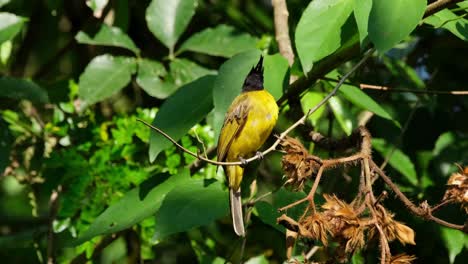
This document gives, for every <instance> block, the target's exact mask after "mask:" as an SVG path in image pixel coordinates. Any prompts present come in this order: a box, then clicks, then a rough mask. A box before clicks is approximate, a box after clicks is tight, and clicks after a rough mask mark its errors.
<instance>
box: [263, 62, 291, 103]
mask: <svg viewBox="0 0 468 264" xmlns="http://www.w3.org/2000/svg"><path fill="white" fill-rule="evenodd" d="M263 65H264V79H265V80H264V82H265V84H264V85H265V89H267V90H268V91H269V92H270V93H271V95H273V97H274V98H275V99H276V100H278V99H279V98H280V97H281V96H282V95H283V91H284V88H285V87H288V85H289V64H288V61H287V60H286V59H285V58H284V57H283V56H282V55H281V54H279V53H276V54H274V55H266V56H265V59H264V62H263Z"/></svg>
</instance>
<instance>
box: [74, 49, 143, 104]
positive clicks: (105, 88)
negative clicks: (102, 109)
mask: <svg viewBox="0 0 468 264" xmlns="http://www.w3.org/2000/svg"><path fill="white" fill-rule="evenodd" d="M135 70H136V63H135V59H133V58H130V57H114V56H111V55H108V54H106V55H101V56H98V57H95V58H94V59H93V60H92V61H91V62H90V63H89V64H88V66H86V69H85V71H84V72H83V73H82V74H81V76H80V81H79V87H80V90H79V95H80V97H81V98H82V99H83V100H84V102H85V104H87V105H91V104H94V103H96V102H99V101H102V100H104V99H106V98H109V97H110V96H111V95H113V94H115V93H116V92H118V91H119V90H120V89H122V88H123V87H125V86H126V85H127V84H128V83H129V82H130V79H131V76H132V74H133V73H135Z"/></svg>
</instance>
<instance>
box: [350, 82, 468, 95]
mask: <svg viewBox="0 0 468 264" xmlns="http://www.w3.org/2000/svg"><path fill="white" fill-rule="evenodd" d="M359 87H360V88H361V89H362V90H364V89H369V90H379V91H386V92H398V93H407V92H409V93H416V94H451V95H468V91H436V90H416V89H396V88H390V87H387V86H380V85H372V84H365V83H361V84H360V85H359Z"/></svg>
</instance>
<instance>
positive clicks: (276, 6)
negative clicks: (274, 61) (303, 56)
mask: <svg viewBox="0 0 468 264" xmlns="http://www.w3.org/2000/svg"><path fill="white" fill-rule="evenodd" d="M272 4H273V13H274V21H275V36H276V42H278V47H279V51H280V53H281V55H283V57H285V58H286V59H287V60H288V63H289V66H292V65H293V63H294V52H293V50H292V46H291V39H290V38H289V27H288V16H289V13H288V7H287V5H286V1H285V0H272Z"/></svg>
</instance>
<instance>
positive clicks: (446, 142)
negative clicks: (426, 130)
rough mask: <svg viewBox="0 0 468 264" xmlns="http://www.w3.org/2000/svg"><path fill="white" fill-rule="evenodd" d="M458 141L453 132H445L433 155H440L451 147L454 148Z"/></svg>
mask: <svg viewBox="0 0 468 264" xmlns="http://www.w3.org/2000/svg"><path fill="white" fill-rule="evenodd" d="M455 141H456V135H455V134H454V133H453V132H445V133H443V134H442V135H440V136H439V137H438V138H437V140H436V143H435V146H434V149H433V150H432V153H433V155H434V156H438V155H440V153H442V151H443V150H444V149H445V148H447V147H449V146H453V144H454V143H455Z"/></svg>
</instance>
